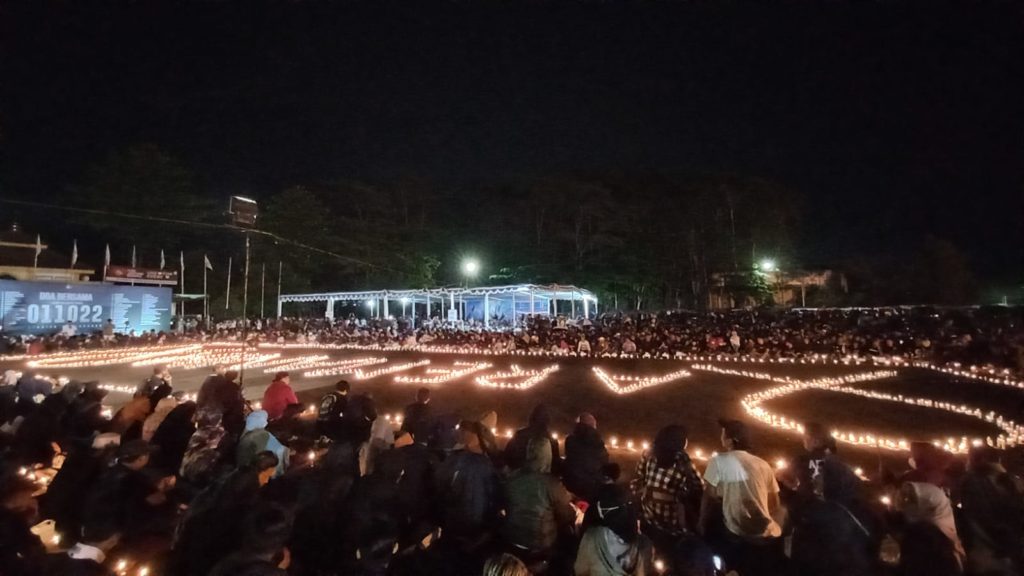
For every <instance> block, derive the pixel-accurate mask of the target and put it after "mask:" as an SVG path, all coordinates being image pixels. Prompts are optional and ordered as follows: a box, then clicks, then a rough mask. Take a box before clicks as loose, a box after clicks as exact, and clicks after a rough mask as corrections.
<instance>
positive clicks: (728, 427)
mask: <svg viewBox="0 0 1024 576" xmlns="http://www.w3.org/2000/svg"><path fill="white" fill-rule="evenodd" d="M718 425H719V426H721V427H722V430H725V437H726V438H728V439H730V440H732V441H733V443H734V444H735V445H736V447H737V448H741V449H743V448H747V447H748V446H750V431H749V430H747V425H746V424H744V423H743V422H740V421H739V420H732V419H729V418H719V419H718Z"/></svg>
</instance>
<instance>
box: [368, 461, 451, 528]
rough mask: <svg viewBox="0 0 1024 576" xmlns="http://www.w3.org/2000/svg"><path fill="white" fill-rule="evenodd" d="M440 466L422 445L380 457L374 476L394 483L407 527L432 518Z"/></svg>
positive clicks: (403, 520)
mask: <svg viewBox="0 0 1024 576" xmlns="http://www.w3.org/2000/svg"><path fill="white" fill-rule="evenodd" d="M437 465H438V462H437V459H436V458H435V457H434V455H433V454H432V453H431V452H430V450H429V449H428V448H427V447H426V446H424V445H422V444H412V445H409V446H403V447H401V448H395V449H393V450H388V451H386V452H383V453H381V454H380V455H379V456H377V462H376V464H375V465H374V476H379V477H380V478H390V479H394V483H395V486H396V488H397V492H396V494H395V497H396V501H397V505H398V514H399V516H400V518H401V519H402V521H401V523H402V524H406V526H407V527H408V526H411V525H412V524H415V523H417V522H419V521H421V520H425V519H426V517H427V516H428V515H429V514H430V505H431V503H432V502H433V501H434V496H433V495H434V482H433V480H434V468H435V467H436V466H437Z"/></svg>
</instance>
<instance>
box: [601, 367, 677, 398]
mask: <svg viewBox="0 0 1024 576" xmlns="http://www.w3.org/2000/svg"><path fill="white" fill-rule="evenodd" d="M593 371H594V375H595V376H597V379H598V380H600V381H601V382H602V383H603V384H604V385H605V386H607V387H608V389H609V390H611V391H612V392H615V393H616V394H632V393H633V392H638V391H640V390H643V389H644V388H650V387H651V386H658V385H661V384H666V383H668V382H672V381H673V380H679V379H680V378H687V377H689V376H690V372H688V371H686V370H676V371H675V372H670V373H668V374H665V375H662V376H633V375H630V374H619V375H615V376H612V375H610V374H608V373H607V372H605V371H604V370H602V369H600V368H598V367H597V366H594V368H593ZM623 383H626V384H625V385H623Z"/></svg>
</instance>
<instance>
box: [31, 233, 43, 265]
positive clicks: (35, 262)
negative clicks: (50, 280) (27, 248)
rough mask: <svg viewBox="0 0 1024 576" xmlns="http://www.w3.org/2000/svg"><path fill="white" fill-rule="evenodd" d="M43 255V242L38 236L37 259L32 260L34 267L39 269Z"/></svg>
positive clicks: (37, 235)
mask: <svg viewBox="0 0 1024 576" xmlns="http://www.w3.org/2000/svg"><path fill="white" fill-rule="evenodd" d="M42 253H43V240H42V239H41V238H40V237H39V234H36V257H35V259H34V260H32V267H33V268H38V267H39V255H40V254H42Z"/></svg>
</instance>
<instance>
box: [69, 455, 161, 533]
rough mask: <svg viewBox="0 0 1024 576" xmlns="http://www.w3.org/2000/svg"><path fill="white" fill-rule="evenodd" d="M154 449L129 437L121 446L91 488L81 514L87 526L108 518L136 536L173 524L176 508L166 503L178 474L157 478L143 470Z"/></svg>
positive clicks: (120, 530)
mask: <svg viewBox="0 0 1024 576" xmlns="http://www.w3.org/2000/svg"><path fill="white" fill-rule="evenodd" d="M152 451H153V447H152V446H151V445H150V444H149V443H148V442H146V441H144V440H130V441H128V442H126V443H124V444H122V445H121V446H120V448H118V452H117V463H116V464H115V465H114V466H112V467H111V468H109V469H107V470H106V471H105V472H103V474H101V475H100V477H99V478H97V479H96V482H95V483H94V484H93V486H92V487H91V488H90V491H89V495H88V497H87V498H86V501H85V508H84V510H83V514H82V525H83V526H84V527H87V526H89V525H90V524H94V523H97V522H100V521H104V520H107V519H109V521H112V522H114V523H115V526H116V527H117V530H118V532H121V533H122V534H125V535H130V536H131V537H133V538H139V537H143V536H147V535H154V534H163V533H164V532H165V530H166V529H168V528H169V527H170V524H169V523H168V521H169V520H170V514H172V513H173V511H172V510H170V508H169V507H168V506H167V504H168V493H169V492H170V491H171V490H173V489H174V485H175V477H174V476H163V477H160V478H155V479H154V478H152V477H151V476H150V475H148V474H147V473H145V472H144V471H143V469H144V468H146V466H147V465H148V464H149V455H150V454H151V453H152ZM98 519H100V520H98Z"/></svg>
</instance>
